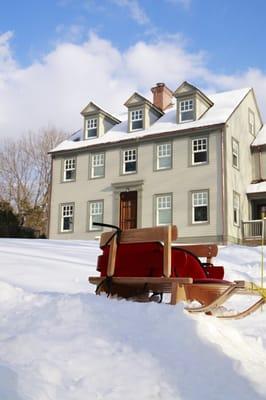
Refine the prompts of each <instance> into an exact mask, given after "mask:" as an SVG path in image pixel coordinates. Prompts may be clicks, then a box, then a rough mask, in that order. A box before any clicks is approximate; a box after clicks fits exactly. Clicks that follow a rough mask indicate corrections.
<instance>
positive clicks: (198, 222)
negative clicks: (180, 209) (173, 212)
mask: <svg viewBox="0 0 266 400" xmlns="http://www.w3.org/2000/svg"><path fill="white" fill-rule="evenodd" d="M199 193H206V197H207V204H201V205H194V196H195V195H197V194H199ZM191 203H192V224H193V225H199V224H207V223H209V191H208V190H198V191H196V192H192V199H191ZM196 207H207V220H206V221H195V212H194V209H195V208H196Z"/></svg>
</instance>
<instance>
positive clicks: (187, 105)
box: [179, 99, 194, 122]
mask: <svg viewBox="0 0 266 400" xmlns="http://www.w3.org/2000/svg"><path fill="white" fill-rule="evenodd" d="M193 120H194V100H193V99H189V100H182V101H180V103H179V121H180V122H188V121H193Z"/></svg>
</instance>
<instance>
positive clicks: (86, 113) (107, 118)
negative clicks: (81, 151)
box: [81, 101, 121, 140]
mask: <svg viewBox="0 0 266 400" xmlns="http://www.w3.org/2000/svg"><path fill="white" fill-rule="evenodd" d="M81 115H82V116H83V117H84V129H83V132H84V135H83V139H84V140H86V139H95V138H97V137H101V136H103V135H104V134H105V133H106V132H108V131H109V130H110V129H111V128H113V126H114V125H116V124H119V123H120V122H121V121H120V120H119V119H117V118H115V117H114V116H113V115H111V114H109V113H107V112H106V111H104V110H103V109H102V108H100V107H98V106H97V105H96V104H94V103H93V102H92V101H91V102H90V103H89V104H88V105H87V106H86V107H85V108H84V109H83V110H82V111H81Z"/></svg>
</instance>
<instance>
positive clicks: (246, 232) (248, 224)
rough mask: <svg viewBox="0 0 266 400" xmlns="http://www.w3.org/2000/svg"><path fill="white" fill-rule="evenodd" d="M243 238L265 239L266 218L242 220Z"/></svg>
mask: <svg viewBox="0 0 266 400" xmlns="http://www.w3.org/2000/svg"><path fill="white" fill-rule="evenodd" d="M242 230H243V239H244V240H256V241H258V240H261V241H262V240H264V242H265V241H266V218H264V219H255V220H251V221H242Z"/></svg>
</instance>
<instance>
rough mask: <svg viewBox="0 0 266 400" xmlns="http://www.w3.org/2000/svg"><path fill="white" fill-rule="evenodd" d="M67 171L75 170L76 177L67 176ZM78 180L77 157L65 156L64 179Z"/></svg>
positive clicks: (67, 180)
mask: <svg viewBox="0 0 266 400" xmlns="http://www.w3.org/2000/svg"><path fill="white" fill-rule="evenodd" d="M67 171H74V178H70V179H68V178H67V176H66V175H67ZM75 180H76V158H73V157H72V158H65V159H64V171H63V181H64V182H73V181H75Z"/></svg>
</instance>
